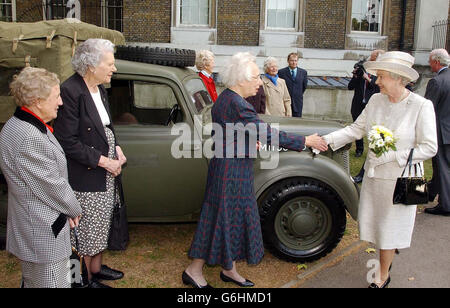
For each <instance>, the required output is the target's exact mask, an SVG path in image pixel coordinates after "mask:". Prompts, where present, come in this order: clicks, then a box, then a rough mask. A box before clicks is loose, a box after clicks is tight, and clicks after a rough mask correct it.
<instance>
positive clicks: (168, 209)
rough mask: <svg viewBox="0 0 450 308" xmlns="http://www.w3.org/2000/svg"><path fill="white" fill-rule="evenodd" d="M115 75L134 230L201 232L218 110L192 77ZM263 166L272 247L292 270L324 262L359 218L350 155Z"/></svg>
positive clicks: (303, 127) (185, 72)
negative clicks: (193, 226)
mask: <svg viewBox="0 0 450 308" xmlns="http://www.w3.org/2000/svg"><path fill="white" fill-rule="evenodd" d="M116 66H117V69H118V71H117V73H115V74H114V77H113V80H112V82H111V87H110V88H109V89H108V92H109V96H110V97H109V102H110V105H111V113H112V118H113V122H114V125H115V130H116V134H117V138H118V141H119V143H120V145H121V147H122V149H123V151H124V153H125V155H126V156H127V158H128V162H127V164H126V166H125V167H124V169H123V184H124V191H125V199H126V204H127V206H128V218H129V221H130V222H196V221H197V219H198V217H199V214H200V210H201V207H202V202H203V197H204V192H205V185H206V178H207V169H208V161H209V159H208V158H207V156H205V148H207V144H208V142H209V141H210V140H209V141H208V139H210V131H211V129H210V127H211V125H210V124H211V123H210V109H211V106H212V101H211V99H210V97H209V95H208V93H207V91H206V89H205V86H204V85H203V83H202V80H201V79H200V77H199V76H198V74H197V73H195V72H194V71H193V70H191V69H189V68H179V67H169V66H162V65H155V64H148V63H140V62H132V61H125V60H117V62H116ZM261 118H262V119H263V120H264V121H265V122H267V123H279V128H280V129H281V130H284V131H287V132H292V133H298V134H301V135H311V134H313V133H319V134H320V135H324V134H327V133H330V132H332V131H335V130H337V129H340V128H341V126H340V125H339V124H336V123H334V122H326V121H315V120H306V119H299V118H280V117H273V116H261ZM208 124H209V125H208ZM275 125H276V124H275ZM179 127H183V128H185V129H186V128H189V130H188V132H189V134H190V135H187V138H184V139H183V138H182V137H181V135H180V130H178V128H179ZM183 133H185V131H184V132H183ZM183 136H184V137H186V135H183ZM180 140H183V144H182V146H180V147H178V145H179V144H180ZM180 149H181V150H182V151H183V153H184V157H181V158H178V156H177V155H174V154H173V153H174V150H175V151H176V150H180ZM277 150H278V149H275V151H277ZM265 159H266V158H257V159H255V163H254V166H255V187H254V191H255V194H256V198H257V200H258V206H259V209H260V216H261V226H262V230H263V236H264V242H265V245H266V247H267V248H269V249H270V250H271V252H272V253H274V254H275V255H277V256H278V257H280V258H282V259H285V260H289V261H295V262H304V261H312V260H315V259H318V258H321V257H323V256H324V255H326V254H327V253H329V252H330V251H331V250H333V249H334V248H335V247H336V246H337V244H338V243H339V241H340V240H341V238H342V236H343V234H344V231H345V227H346V211H348V212H349V213H350V215H351V216H352V217H353V218H356V216H357V211H358V199H359V191H358V188H357V186H356V185H355V184H354V183H353V181H352V179H351V177H350V174H349V155H348V148H345V149H342V150H340V151H337V152H331V151H328V152H326V153H322V154H320V155H314V154H313V153H312V152H311V151H309V150H306V151H304V152H301V153H299V152H293V151H284V150H282V151H279V157H278V165H277V167H276V168H269V169H264V168H261V166H262V163H264V160H265ZM2 198H3V199H1V200H2V202H3V204H2V205H1V212H0V221H1V222H2V223H5V220H6V210H5V208H6V205H5V201H6V198H5V197H4V193H3V196H2Z"/></svg>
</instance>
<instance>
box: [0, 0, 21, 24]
mask: <svg viewBox="0 0 450 308" xmlns="http://www.w3.org/2000/svg"><path fill="white" fill-rule="evenodd" d="M0 4H2V6H3V5H5V6H6V5H8V6H9V5H10V4H9V3H0ZM16 19H17V16H16V0H11V21H12V22H15V21H16Z"/></svg>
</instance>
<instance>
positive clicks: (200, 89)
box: [185, 78, 213, 114]
mask: <svg viewBox="0 0 450 308" xmlns="http://www.w3.org/2000/svg"><path fill="white" fill-rule="evenodd" d="M185 87H186V90H187V91H188V93H189V96H190V97H191V102H192V104H193V105H194V111H195V112H196V113H197V114H202V111H203V110H204V109H205V107H207V106H209V105H212V104H213V101H212V99H211V96H209V93H208V91H206V88H205V85H204V84H203V81H202V80H201V79H197V78H196V79H190V80H188V81H187V82H186V83H185Z"/></svg>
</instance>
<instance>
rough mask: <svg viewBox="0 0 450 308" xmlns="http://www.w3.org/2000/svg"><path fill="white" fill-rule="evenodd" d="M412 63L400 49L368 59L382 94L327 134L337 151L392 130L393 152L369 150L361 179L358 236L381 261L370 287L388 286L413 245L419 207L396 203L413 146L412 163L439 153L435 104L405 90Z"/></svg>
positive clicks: (415, 75)
mask: <svg viewBox="0 0 450 308" xmlns="http://www.w3.org/2000/svg"><path fill="white" fill-rule="evenodd" d="M413 64H414V57H412V56H411V55H409V54H407V53H404V52H399V51H393V52H387V53H385V54H383V55H380V56H379V57H378V59H377V61H370V62H366V63H365V64H364V66H365V68H366V70H367V71H368V72H369V73H370V74H373V75H376V76H377V82H376V84H377V85H378V86H379V87H380V91H381V93H379V94H375V95H373V96H372V98H371V99H370V100H369V102H368V104H367V106H366V108H365V109H364V111H363V112H362V113H361V115H360V116H359V117H358V118H357V119H356V121H355V122H354V123H353V124H352V125H350V126H347V127H346V128H343V129H341V130H339V131H336V132H333V133H331V134H329V135H326V136H324V139H325V140H326V141H327V142H328V144H329V145H330V146H331V148H332V149H333V150H337V149H339V148H341V147H342V146H344V145H346V144H348V143H351V142H353V141H355V140H357V139H361V138H362V137H364V136H365V135H367V134H368V133H369V131H370V130H371V129H372V127H373V126H374V125H382V126H384V127H386V128H388V129H390V130H391V131H393V133H394V138H395V139H396V143H395V145H396V150H395V151H394V150H389V151H388V152H385V153H384V154H383V155H381V156H380V157H377V156H376V155H375V153H374V152H373V151H369V154H368V157H367V160H366V163H365V166H364V167H365V169H366V170H368V171H367V172H366V174H365V175H364V179H363V182H362V188H361V198H360V203H359V213H358V222H359V231H360V238H361V240H363V241H368V242H371V243H373V244H375V245H376V247H377V248H378V249H379V250H380V265H381V266H380V273H379V277H378V279H376V280H375V281H374V282H373V283H372V284H370V288H385V287H387V286H388V284H389V282H390V281H391V278H390V275H389V270H390V267H391V264H392V260H393V258H394V253H395V251H396V249H402V248H408V247H410V245H411V237H412V233H413V229H414V221H415V215H416V206H415V205H409V206H406V205H403V204H393V194H394V189H395V184H396V180H397V178H398V177H400V176H401V174H402V171H403V169H404V167H405V165H406V163H407V160H408V156H409V153H410V150H411V149H413V148H414V156H413V163H421V162H422V161H424V160H427V159H430V158H432V157H433V156H434V155H435V154H436V151H437V138H436V123H435V120H434V119H435V115H434V108H433V104H432V102H431V101H429V100H427V99H425V98H423V97H421V96H419V95H417V94H414V93H412V92H410V91H409V90H407V89H406V88H405V85H407V84H408V83H409V82H410V81H414V80H417V78H418V77H419V74H418V73H417V72H416V71H415V70H414V69H413V68H412V65H413ZM422 170H423V168H422ZM418 175H420V173H419V174H418ZM413 176H414V174H413Z"/></svg>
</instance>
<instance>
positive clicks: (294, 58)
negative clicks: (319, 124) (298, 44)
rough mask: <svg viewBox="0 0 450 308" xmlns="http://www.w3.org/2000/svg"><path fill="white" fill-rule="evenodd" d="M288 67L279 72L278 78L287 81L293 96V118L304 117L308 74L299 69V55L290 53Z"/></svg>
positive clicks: (290, 93)
mask: <svg viewBox="0 0 450 308" xmlns="http://www.w3.org/2000/svg"><path fill="white" fill-rule="evenodd" d="M288 64H289V66H288V67H285V68H283V69H281V70H279V71H278V76H279V77H280V78H283V79H284V80H285V81H286V86H287V88H288V91H289V95H290V96H291V108H292V116H293V117H299V118H301V116H302V110H303V93H305V90H306V86H307V85H308V72H307V71H305V70H304V69H302V68H299V67H297V64H298V54H297V53H294V52H293V53H290V54H289V56H288Z"/></svg>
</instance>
